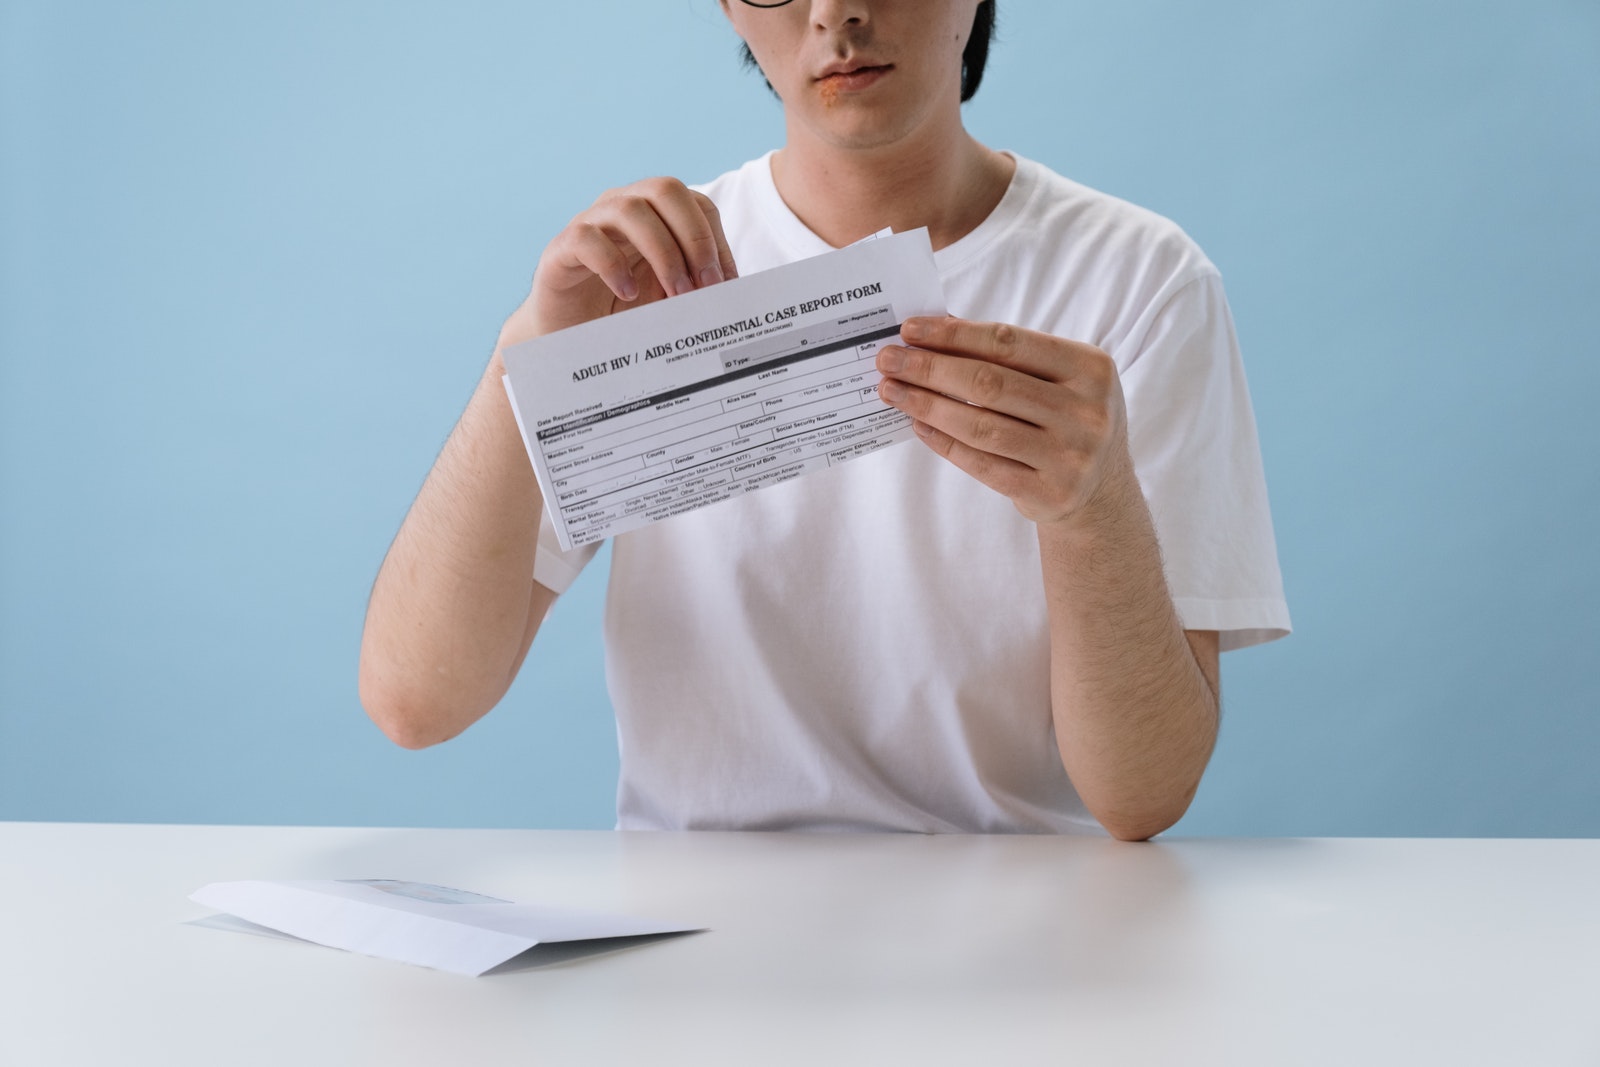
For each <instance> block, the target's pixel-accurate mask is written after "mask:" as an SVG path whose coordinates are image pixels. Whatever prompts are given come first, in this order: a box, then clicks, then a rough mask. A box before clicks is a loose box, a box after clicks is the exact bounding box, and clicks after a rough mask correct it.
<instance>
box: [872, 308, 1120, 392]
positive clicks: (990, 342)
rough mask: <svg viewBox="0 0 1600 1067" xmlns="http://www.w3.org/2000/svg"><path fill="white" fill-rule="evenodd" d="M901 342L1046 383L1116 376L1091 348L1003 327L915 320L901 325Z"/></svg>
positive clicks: (1103, 357)
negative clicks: (981, 361)
mask: <svg viewBox="0 0 1600 1067" xmlns="http://www.w3.org/2000/svg"><path fill="white" fill-rule="evenodd" d="M900 336H901V337H902V338H904V339H905V341H906V342H907V343H908V344H912V345H915V346H917V347H918V348H925V349H929V350H931V351H934V352H944V353H948V354H952V355H964V356H974V357H978V358H981V359H984V360H987V361H988V362H991V363H998V364H1000V365H1001V366H1004V367H1010V368H1011V369H1013V370H1017V371H1021V372H1023V373H1024V374H1031V375H1033V376H1034V377H1035V378H1040V379H1043V380H1044V381H1047V382H1065V381H1069V380H1072V379H1077V378H1082V377H1084V376H1085V375H1089V376H1100V375H1104V374H1105V373H1107V372H1109V373H1112V374H1114V373H1115V371H1116V365H1115V364H1114V363H1112V362H1111V357H1109V356H1107V355H1106V354H1105V353H1104V352H1102V351H1101V350H1100V349H1098V348H1096V347H1095V346H1093V345H1088V344H1084V343H1083V342H1081V341H1069V340H1067V339H1066V338H1063V337H1055V336H1053V335H1051V334H1047V333H1040V332H1039V331H1037V330H1024V329H1022V328H1020V327H1017V326H1012V325H1010V324H1008V323H1003V322H973V321H971V320H968V319H960V318H956V317H955V316H952V315H946V316H943V317H939V318H922V317H917V318H910V319H907V320H906V321H905V322H904V323H902V324H901V326H900Z"/></svg>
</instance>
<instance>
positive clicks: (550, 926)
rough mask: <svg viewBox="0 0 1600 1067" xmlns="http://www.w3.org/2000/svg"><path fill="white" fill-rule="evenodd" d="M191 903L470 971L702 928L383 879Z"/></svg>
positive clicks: (211, 890)
mask: <svg viewBox="0 0 1600 1067" xmlns="http://www.w3.org/2000/svg"><path fill="white" fill-rule="evenodd" d="M189 899H190V900H193V901H194V902H196V903H197V904H204V905H205V906H207V907H211V908H216V909H217V910H218V911H223V912H227V913H228V914H230V915H234V916H237V917H238V918H241V919H244V920H246V921H247V922H251V923H255V924H256V925H258V926H264V927H267V928H269V929H272V930H277V931H279V932H281V933H285V934H289V935H291V936H294V937H298V938H301V939H303V940H306V941H314V942H316V943H317V944H319V945H327V946H328V947H330V948H342V949H345V950H347V951H350V952H359V953H361V954H363V955H366V956H376V957H379V958H380V959H387V960H398V961H399V962H401V963H414V964H417V965H418V966H421V967H433V968H435V969H437V970H441V971H450V972H452V973H455V974H466V975H480V974H483V972H485V971H487V970H489V969H490V968H492V967H495V966H498V965H499V964H501V963H504V962H505V961H507V960H509V959H511V958H512V957H513V956H516V955H518V954H519V953H522V952H525V951H527V950H528V949H530V948H532V947H533V946H535V945H539V944H545V943H548V942H553V941H586V940H592V939H596V938H606V937H632V936H638V935H641V934H667V933H684V932H688V931H691V930H696V929H703V928H701V927H693V926H684V925H682V924H679V923H664V922H657V921H654V920H650V919H641V918H637V917H634V916H629V915H613V914H605V913H601V912H589V911H577V910H573V909H570V908H547V907H541V906H540V905H537V904H515V903H512V902H511V901H508V900H499V899H496V898H495V897H488V896H483V895H482V894H479V893H469V892H467V891H465V890H461V889H450V888H448V887H445V886H436V885H427V884H424V883H421V882H402V881H393V880H390V879H381V878H379V879H351V880H326V881H281V882H274V881H246V882H215V883H213V884H211V885H208V886H205V887H203V888H201V889H199V890H196V891H195V892H194V893H193V894H191V895H190V897H189Z"/></svg>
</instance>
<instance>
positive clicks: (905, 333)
mask: <svg viewBox="0 0 1600 1067" xmlns="http://www.w3.org/2000/svg"><path fill="white" fill-rule="evenodd" d="M900 336H901V337H904V338H905V339H906V340H907V341H915V340H917V339H919V338H922V337H926V336H928V328H927V326H925V325H923V322H922V320H921V319H907V320H906V321H904V322H902V323H901V324H900Z"/></svg>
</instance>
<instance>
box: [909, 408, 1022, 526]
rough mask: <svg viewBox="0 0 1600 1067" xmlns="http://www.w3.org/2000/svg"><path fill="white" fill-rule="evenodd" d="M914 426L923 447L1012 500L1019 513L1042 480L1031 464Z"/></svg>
mask: <svg viewBox="0 0 1600 1067" xmlns="http://www.w3.org/2000/svg"><path fill="white" fill-rule="evenodd" d="M911 426H912V429H914V430H915V431H916V432H917V436H918V437H919V438H921V440H922V443H923V444H925V445H927V446H928V447H929V448H931V449H933V451H935V452H936V453H938V454H939V455H941V456H943V457H944V458H945V459H947V460H949V461H950V462H951V463H953V464H955V465H956V466H957V467H959V468H960V469H961V470H964V471H966V472H967V473H968V474H970V475H972V477H974V478H976V479H977V480H978V481H980V482H982V483H983V484H984V485H987V486H988V487H989V488H990V489H993V490H994V491H995V492H997V493H1000V494H1002V495H1004V496H1007V497H1010V498H1011V500H1012V502H1013V503H1015V504H1016V505H1017V506H1018V509H1019V510H1021V508H1022V506H1023V501H1025V500H1027V499H1029V494H1030V492H1031V490H1032V487H1033V486H1034V485H1035V484H1036V483H1037V482H1038V480H1039V473H1038V471H1036V470H1034V469H1033V468H1032V467H1029V466H1028V465H1027V464H1024V463H1018V462H1017V461H1015V460H1012V459H1007V458H1005V457H1004V456H997V455H995V454H993V453H992V452H984V451H982V450H980V449H976V448H973V447H972V446H971V445H968V444H966V443H965V442H962V441H958V440H956V439H955V438H954V437H951V436H950V435H949V434H947V433H945V432H944V431H942V430H940V429H939V428H938V427H936V426H932V425H930V424H928V423H926V422H921V421H914V422H912V424H911Z"/></svg>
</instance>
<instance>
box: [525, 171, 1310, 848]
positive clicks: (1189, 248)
mask: <svg viewBox="0 0 1600 1067" xmlns="http://www.w3.org/2000/svg"><path fill="white" fill-rule="evenodd" d="M769 160H770V157H763V158H761V159H758V160H754V161H752V162H750V163H747V164H746V165H745V166H743V167H742V168H740V169H739V170H736V171H732V172H730V173H728V174H725V175H723V176H722V177H720V178H718V179H717V180H716V181H714V182H712V183H710V184H709V185H707V186H704V187H703V188H704V191H705V192H706V193H708V194H709V195H710V196H711V198H712V199H713V200H714V201H715V202H716V203H717V206H718V208H719V210H720V211H721V214H722V221H723V225H724V227H725V229H726V231H727V234H728V239H729V242H730V243H731V245H732V248H733V254H734V260H735V262H736V263H737V264H738V266H739V271H740V273H741V274H746V275H748V274H753V273H755V272H756V271H760V270H765V269H766V268H768V267H773V266H778V265H780V264H783V263H788V262H791V261H793V260H797V259H802V258H804V257H807V256H812V255H816V254H818V253H821V252H826V251H828V250H829V246H828V245H827V244H826V243H825V242H824V241H823V240H822V239H821V238H819V237H818V236H817V235H816V234H814V233H812V232H811V231H810V230H808V229H807V228H806V227H805V225H804V224H803V223H802V222H801V221H800V220H799V219H798V218H797V217H796V216H795V215H794V213H793V212H792V211H790V210H789V208H788V206H787V205H785V204H784V202H783V200H782V198H781V197H780V196H779V195H778V191H777V188H776V187H775V186H774V184H773V181H772V173H771V168H770V163H769ZM934 258H935V260H936V262H937V264H938V267H939V273H940V276H941V277H942V279H943V282H944V289H945V295H946V299H947V302H948V305H949V308H950V312H951V313H952V314H954V315H959V316H963V317H966V318H970V319H981V320H989V321H998V322H1009V323H1012V324H1014V325H1018V326H1023V327H1027V328H1032V329H1036V330H1043V331H1046V332H1049V333H1052V334H1055V335H1057V336H1061V337H1068V338H1072V339H1074V340H1079V341H1086V342H1089V343H1091V344H1094V345H1097V346H1099V347H1100V348H1102V349H1104V350H1105V351H1106V352H1108V353H1110V354H1111V356H1112V357H1113V358H1114V359H1115V361H1116V363H1117V367H1118V369H1119V370H1120V372H1121V377H1122V386H1123V390H1124V394H1125V396H1126V399H1127V408H1128V422H1129V437H1130V443H1131V447H1132V451H1133V458H1134V463H1135V467H1136V470H1137V472H1138V475H1139V479H1140V482H1141V484H1142V486H1143V489H1144V493H1145V496H1146V498H1147V499H1148V501H1149V503H1150V508H1151V511H1152V513H1153V515H1154V518H1155V524H1156V530H1157V534H1158V537H1159V539H1160V543H1161V549H1162V555H1163V560H1164V565H1165V569H1166V576H1167V582H1168V586H1169V588H1170V590H1171V593H1172V596H1173V600H1174V604H1175V605H1176V608H1177V612H1178V616H1179V618H1180V619H1181V620H1182V623H1183V626H1184V627H1185V628H1186V629H1191V630H1217V631H1220V632H1221V644H1222V648H1224V649H1231V648H1239V647H1242V646H1245V645H1250V644H1255V643H1258V642H1262V641H1267V640H1271V639H1272V638H1275V637H1280V636H1282V635H1284V634H1286V633H1288V631H1289V613H1288V608H1287V606H1286V604H1285V602H1284V598H1283V588H1282V582H1281V579H1280V577H1279V573H1278V562H1277V552H1276V548H1275V546H1274V542H1273V535H1272V520H1271V516H1270V515H1269V513H1268V510H1267V494H1266V486H1265V481H1264V479H1263V476H1262V469H1261V459H1260V455H1259V452H1258V449H1257V444H1256V431H1255V420H1254V416H1253V415H1252V413H1251V408H1250V397H1249V393H1248V391H1247V389H1246V386H1245V378H1244V370H1243V366H1242V364H1241V362H1240V359H1239V352H1238V345H1237V343H1236V341H1235V339H1234V332H1233V324H1232V320H1231V319H1230V317H1229V314H1228V307H1227V303H1226V301H1225V299H1224V297H1223V292H1222V283H1221V280H1220V278H1219V276H1218V274H1217V270H1216V268H1215V267H1213V266H1212V264H1211V263H1210V261H1209V260H1207V259H1206V257H1205V256H1204V254H1202V253H1201V252H1200V250H1199V249H1198V248H1197V247H1196V246H1195V244H1194V243H1193V242H1192V241H1190V240H1189V238H1188V237H1187V236H1185V235H1184V233H1183V232H1182V231H1181V230H1179V229H1178V227H1177V226H1175V225H1173V224H1172V223H1171V222H1169V221H1167V220H1165V219H1163V218H1161V217H1159V216H1157V215H1154V214H1152V213H1150V212H1148V211H1145V210H1143V209H1140V208H1137V207H1134V206H1133V205H1131V204H1127V203H1125V202H1123V201H1120V200H1116V199H1114V198H1112V197H1109V196H1106V195H1104V194H1102V193H1098V192H1095V191H1093V190H1091V189H1088V188H1085V187H1084V186H1081V185H1078V184H1076V183H1074V182H1071V181H1068V180H1067V179H1065V178H1062V177H1060V176H1059V175H1057V174H1054V173H1052V172H1051V171H1050V170H1048V169H1047V168H1045V167H1043V166H1041V165H1039V164H1037V163H1033V162H1031V161H1029V160H1025V159H1018V161H1017V169H1016V175H1015V177H1014V178H1013V179H1012V182H1011V185H1010V188H1009V189H1008V190H1007V191H1006V194H1005V196H1004V198H1003V199H1002V200H1001V202H1000V204H999V206H998V207H996V208H995V210H994V211H993V213H991V215H990V216H989V217H988V218H987V219H985V220H984V222H983V223H982V224H981V225H980V226H978V228H977V229H975V230H973V231H972V232H971V233H969V234H968V235H967V236H965V237H963V238H962V239H961V240H960V241H957V242H956V243H955V244H953V245H951V246H949V247H948V248H944V249H941V250H940V251H938V252H936V253H935V254H934ZM540 542H541V543H540V550H539V555H538V562H537V564H536V569H535V577H536V578H537V579H538V580H539V581H540V582H542V583H543V584H545V585H547V586H549V587H550V588H552V589H555V590H556V591H558V592H559V591H561V590H563V589H565V588H566V586H567V585H568V584H570V582H571V580H572V578H573V577H574V576H575V575H576V574H577V571H578V569H579V568H580V567H581V566H582V565H583V563H585V562H587V560H588V558H589V557H590V556H591V555H592V546H591V548H590V550H589V551H584V550H578V551H576V552H573V553H568V554H566V555H563V554H561V553H560V551H559V549H558V548H557V546H556V545H555V541H554V536H553V532H552V531H551V529H550V527H549V522H548V517H547V519H546V524H545V528H544V530H543V531H542V533H541V538H540ZM605 636H606V673H607V680H608V683H609V686H610V692H611V699H612V702H613V704H614V706H615V709H616V715H617V732H618V739H619V745H620V750H621V759H622V765H621V780H620V783H619V786H618V796H617V810H618V825H619V827H620V828H622V829H675V830H676V829H753V830H755V829H761V830H766V829H849V830H909V831H922V832H950V831H968V832H1007V831H1009V832H1068V833H1074V832H1075V833H1100V832H1102V831H1101V830H1100V827H1099V825H1098V824H1097V823H1096V822H1095V820H1094V819H1093V817H1092V816H1090V815H1089V814H1088V812H1087V811H1086V810H1085V809H1084V806H1083V803H1082V802H1081V801H1080V800H1079V798H1078V795H1077V793H1076V792H1075V790H1074V789H1073V787H1072V783H1071V781H1070V780H1069V779H1068V778H1067V775H1066V772H1065V770H1063V768H1062V764H1061V757H1060V755H1059V753H1058V751H1057V747H1056V741H1055V733H1054V728H1053V725H1052V719H1051V710H1050V671H1049V647H1050V646H1049V632H1048V626H1047V621H1046V614H1045V600H1044V592H1043V579H1042V575H1041V571H1040V564H1039V549H1038V542H1037V540H1036V535H1035V531H1034V527H1033V524H1032V523H1030V522H1029V521H1027V520H1026V519H1024V518H1023V517H1022V516H1021V515H1020V514H1018V512H1017V510H1016V508H1015V507H1014V506H1013V505H1012V503H1011V501H1010V500H1008V499H1007V498H1005V497H1003V496H1001V495H1000V494H998V493H996V492H994V491H993V490H991V489H989V488H988V487H987V486H984V485H983V484H981V483H979V482H978V481H976V480H974V479H972V478H971V477H969V476H968V475H966V474H965V473H963V472H962V471H960V470H958V469H957V468H955V467H954V466H952V465H950V464H949V463H948V462H946V461H945V460H943V459H941V458H940V457H939V456H937V455H935V454H934V453H933V452H932V451H931V450H929V449H928V448H927V447H925V446H924V445H922V444H921V443H920V442H917V441H910V442H906V443H903V444H899V445H895V446H892V447H890V448H887V449H884V450H883V451H881V452H878V453H875V454H873V455H870V456H867V457H865V458H862V459H858V460H855V461H853V462H851V463H847V464H844V465H843V466H840V467H837V468H833V469H830V470H827V471H824V472H821V473H818V474H814V475H810V476H808V477H805V478H801V479H796V480H793V481H789V482H785V483H783V484H780V485H777V486H773V487H771V488H767V489H763V490H761V491H759V492H756V493H752V494H749V495H746V496H743V497H739V498H736V499H733V500H729V501H726V502H723V503H720V504H716V505H714V506H712V507H709V508H705V509H703V510H701V511H697V512H693V513H691V514H688V515H682V516H678V517H676V518H672V519H668V520H666V521H664V522H659V523H656V524H655V525H653V526H649V527H646V528H644V529H642V530H637V531H633V532H631V533H626V534H623V535H621V536H619V537H617V538H616V539H615V541H614V543H613V545H612V555H611V584H610V589H609V593H608V597H607V603H606V624H605Z"/></svg>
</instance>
